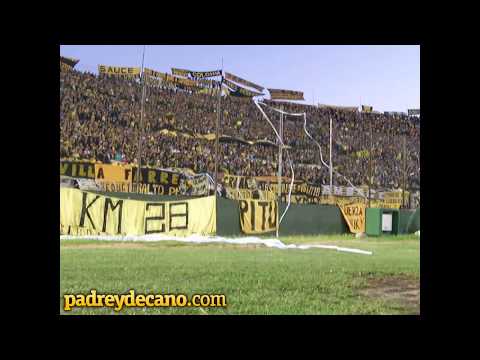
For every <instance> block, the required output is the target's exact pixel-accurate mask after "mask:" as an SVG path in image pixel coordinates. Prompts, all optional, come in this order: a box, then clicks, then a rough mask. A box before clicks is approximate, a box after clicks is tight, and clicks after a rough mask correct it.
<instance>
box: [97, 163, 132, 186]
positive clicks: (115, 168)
mask: <svg viewBox="0 0 480 360" xmlns="http://www.w3.org/2000/svg"><path fill="white" fill-rule="evenodd" d="M95 182H96V183H97V185H99V186H100V188H105V187H120V188H122V187H124V186H128V185H131V183H132V167H131V166H129V165H111V164H95Z"/></svg>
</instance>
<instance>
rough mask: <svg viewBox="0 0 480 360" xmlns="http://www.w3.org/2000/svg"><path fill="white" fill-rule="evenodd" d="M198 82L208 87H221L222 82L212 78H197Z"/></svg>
mask: <svg viewBox="0 0 480 360" xmlns="http://www.w3.org/2000/svg"><path fill="white" fill-rule="evenodd" d="M197 84H198V85H200V86H202V87H206V88H219V87H220V84H221V82H220V81H217V80H212V79H199V80H197Z"/></svg>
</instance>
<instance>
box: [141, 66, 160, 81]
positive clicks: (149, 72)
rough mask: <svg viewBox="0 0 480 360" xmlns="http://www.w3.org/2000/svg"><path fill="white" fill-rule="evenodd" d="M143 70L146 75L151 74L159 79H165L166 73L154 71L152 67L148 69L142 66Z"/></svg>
mask: <svg viewBox="0 0 480 360" xmlns="http://www.w3.org/2000/svg"><path fill="white" fill-rule="evenodd" d="M143 72H144V74H145V75H147V76H151V77H155V78H159V79H165V75H166V74H165V73H162V72H159V71H155V70H152V69H148V68H144V69H143Z"/></svg>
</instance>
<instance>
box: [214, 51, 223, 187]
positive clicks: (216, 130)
mask: <svg viewBox="0 0 480 360" xmlns="http://www.w3.org/2000/svg"><path fill="white" fill-rule="evenodd" d="M222 85H223V58H222V75H221V80H220V88H219V90H218V106H217V119H216V123H215V181H214V190H213V191H214V193H213V194H214V195H215V196H216V195H217V184H218V157H219V137H220V135H219V134H220V116H221V102H222Z"/></svg>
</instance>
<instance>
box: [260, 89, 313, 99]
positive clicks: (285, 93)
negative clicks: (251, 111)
mask: <svg viewBox="0 0 480 360" xmlns="http://www.w3.org/2000/svg"><path fill="white" fill-rule="evenodd" d="M268 92H269V93H270V98H271V99H272V100H305V99H304V98H303V92H302V91H294V90H283V89H268Z"/></svg>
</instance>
